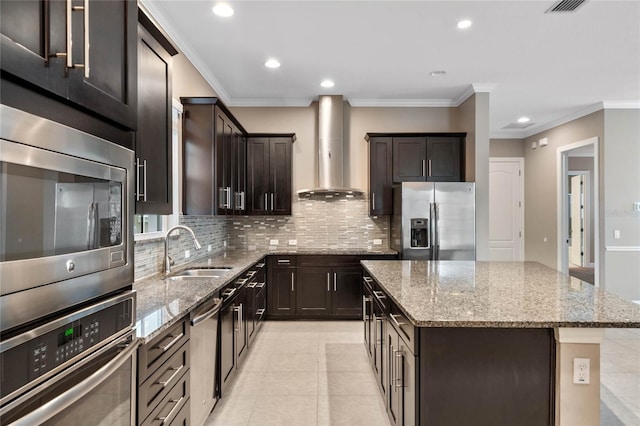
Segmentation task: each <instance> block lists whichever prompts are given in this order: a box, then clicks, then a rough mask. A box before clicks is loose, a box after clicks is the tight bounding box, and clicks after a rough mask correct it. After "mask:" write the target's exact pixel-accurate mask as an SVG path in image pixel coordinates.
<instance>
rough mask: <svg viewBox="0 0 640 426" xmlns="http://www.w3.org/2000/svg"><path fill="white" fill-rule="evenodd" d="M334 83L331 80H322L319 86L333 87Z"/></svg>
mask: <svg viewBox="0 0 640 426" xmlns="http://www.w3.org/2000/svg"><path fill="white" fill-rule="evenodd" d="M335 85H336V84H335V83H334V82H333V81H331V80H324V81H323V82H322V83H320V86H322V87H327V88H328V87H333V86H335Z"/></svg>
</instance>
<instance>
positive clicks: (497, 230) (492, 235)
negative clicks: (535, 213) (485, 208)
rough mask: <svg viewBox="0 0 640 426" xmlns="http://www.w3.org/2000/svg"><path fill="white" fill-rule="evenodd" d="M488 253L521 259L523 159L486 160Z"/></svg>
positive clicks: (499, 257)
mask: <svg viewBox="0 0 640 426" xmlns="http://www.w3.org/2000/svg"><path fill="white" fill-rule="evenodd" d="M489 161H490V162H489V254H490V258H491V260H507V261H522V260H524V249H523V238H524V235H523V234H524V206H523V199H524V197H523V195H524V194H523V193H524V185H523V182H524V180H523V179H524V176H523V169H524V160H523V159H522V158H491V159H490V160H489Z"/></svg>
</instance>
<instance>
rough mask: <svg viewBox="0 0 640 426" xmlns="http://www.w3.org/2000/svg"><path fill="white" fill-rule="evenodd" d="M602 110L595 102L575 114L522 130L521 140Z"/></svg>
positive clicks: (599, 103)
mask: <svg viewBox="0 0 640 426" xmlns="http://www.w3.org/2000/svg"><path fill="white" fill-rule="evenodd" d="M602 109H604V106H603V103H602V102H597V103H595V104H592V105H589V106H587V107H586V108H583V109H580V110H577V111H575V112H572V113H571V114H568V115H565V116H562V117H560V118H558V119H556V120H553V121H550V122H547V123H543V124H539V125H533V126H531V127H527V128H526V129H524V132H523V136H522V138H523V139H524V138H528V137H530V136H533V135H537V134H538V133H541V132H544V131H546V130H549V129H553V128H554V127H558V126H561V125H563V124H567V123H569V122H571V121H573V120H577V119H578V118H582V117H584V116H587V115H589V114H593V113H594V112H596V111H600V110H602Z"/></svg>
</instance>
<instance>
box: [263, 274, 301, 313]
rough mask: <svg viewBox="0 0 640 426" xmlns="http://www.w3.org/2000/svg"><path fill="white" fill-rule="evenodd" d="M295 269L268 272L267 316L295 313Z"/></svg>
mask: <svg viewBox="0 0 640 426" xmlns="http://www.w3.org/2000/svg"><path fill="white" fill-rule="evenodd" d="M295 292H296V268H273V269H272V270H270V271H269V284H268V289H267V299H268V301H269V315H274V316H277V315H294V314H295V313H296V298H295Z"/></svg>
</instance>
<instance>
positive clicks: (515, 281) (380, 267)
mask: <svg viewBox="0 0 640 426" xmlns="http://www.w3.org/2000/svg"><path fill="white" fill-rule="evenodd" d="M362 265H363V266H364V268H365V270H367V271H368V272H369V273H370V274H371V276H372V278H374V279H375V281H376V282H377V283H378V284H380V286H381V287H382V288H383V289H384V290H385V291H386V293H387V294H388V295H389V296H390V298H391V299H392V300H393V301H394V302H395V303H396V304H397V305H398V307H399V308H400V309H401V310H402V311H403V312H404V313H405V314H406V315H407V317H408V318H409V320H410V321H412V322H413V324H414V325H415V326H418V327H500V328H551V327H597V328H600V327H620V328H638V327H640V305H638V304H635V303H633V302H630V301H627V300H624V299H622V298H620V297H618V296H616V295H614V294H612V293H609V292H605V291H603V290H602V289H600V288H596V287H594V286H593V285H591V284H589V283H585V282H583V281H580V280H578V279H577V278H573V277H570V276H569V275H566V274H563V273H561V272H558V271H556V270H554V269H551V268H549V267H546V266H544V265H542V264H540V263H537V262H473V261H416V260H402V261H398V260H396V261H386V260H379V261H369V260H367V261H362Z"/></svg>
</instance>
